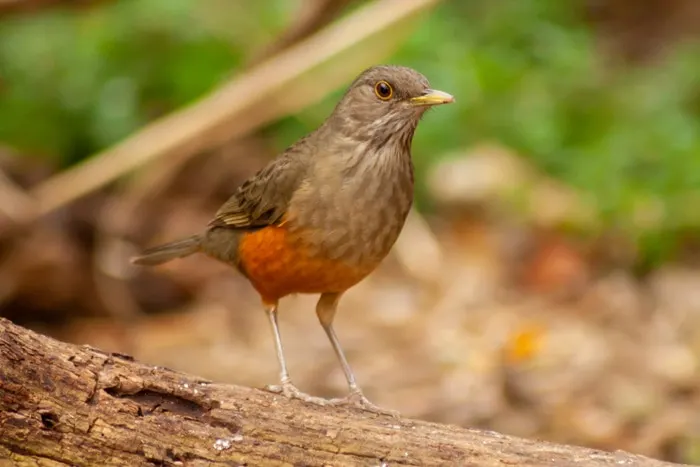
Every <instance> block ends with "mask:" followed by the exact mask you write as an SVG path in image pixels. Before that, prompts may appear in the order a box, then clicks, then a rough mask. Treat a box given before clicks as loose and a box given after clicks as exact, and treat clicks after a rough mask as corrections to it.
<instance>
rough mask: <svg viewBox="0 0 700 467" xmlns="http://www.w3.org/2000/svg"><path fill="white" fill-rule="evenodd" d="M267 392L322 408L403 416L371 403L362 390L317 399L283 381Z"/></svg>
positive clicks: (271, 386)
mask: <svg viewBox="0 0 700 467" xmlns="http://www.w3.org/2000/svg"><path fill="white" fill-rule="evenodd" d="M265 390H266V391H268V392H272V393H275V394H280V395H282V396H285V397H287V398H289V399H298V400H301V401H304V402H308V403H309V404H314V405H319V406H322V407H326V406H336V407H354V408H356V409H360V410H364V411H366V412H371V413H374V414H377V415H388V416H391V417H394V418H399V417H400V416H401V414H400V413H399V412H397V411H395V410H390V409H384V408H382V407H379V406H377V405H375V404H373V403H372V402H370V401H369V399H367V398H366V397H365V395H364V394H363V393H362V391H361V390H359V389H356V390H354V391H352V392H350V394H348V395H347V396H345V397H340V398H336V399H324V398H322V397H315V396H312V395H309V394H306V393H305V392H302V391H300V390H299V389H298V388H297V387H296V386H294V384H292V382H291V381H282V382H281V383H280V384H278V385H267V386H265Z"/></svg>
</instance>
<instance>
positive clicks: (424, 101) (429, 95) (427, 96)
mask: <svg viewBox="0 0 700 467" xmlns="http://www.w3.org/2000/svg"><path fill="white" fill-rule="evenodd" d="M454 101H455V98H454V97H452V95H450V94H447V93H446V92H442V91H438V90H437V89H428V90H427V91H425V92H424V93H423V94H422V95H421V96H418V97H412V98H411V99H410V102H411V104H413V105H440V104H449V103H451V102H454Z"/></svg>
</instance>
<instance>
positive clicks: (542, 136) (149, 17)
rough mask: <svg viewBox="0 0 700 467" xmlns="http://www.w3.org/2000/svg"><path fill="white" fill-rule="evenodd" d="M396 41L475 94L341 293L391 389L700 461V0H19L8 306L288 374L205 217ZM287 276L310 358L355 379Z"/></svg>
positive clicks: (168, 359)
mask: <svg viewBox="0 0 700 467" xmlns="http://www.w3.org/2000/svg"><path fill="white" fill-rule="evenodd" d="M375 63H397V64H403V65H408V66H411V67H414V68H416V69H418V70H419V71H421V72H422V73H423V74H425V75H426V76H427V77H428V78H429V79H430V81H431V84H432V85H433V86H434V87H435V88H438V89H441V90H444V91H447V92H450V93H452V94H453V95H454V96H455V97H456V99H457V101H456V104H454V105H450V106H445V107H441V108H439V109H437V110H434V111H431V112H430V113H428V114H427V115H426V117H425V118H424V120H423V122H422V124H421V125H420V127H419V129H418V131H417V134H416V137H415V140H414V145H413V157H414V160H415V165H416V177H417V184H418V186H417V188H416V197H417V198H416V210H415V212H413V213H412V215H411V217H410V218H409V222H408V223H407V226H406V228H405V230H404V232H403V233H402V236H401V238H400V240H399V242H398V243H397V245H396V247H395V248H394V250H393V252H392V254H391V256H390V257H389V258H388V259H387V260H386V261H385V262H384V264H383V265H382V266H381V268H380V269H379V270H377V271H376V272H375V273H374V274H373V275H371V276H370V277H369V278H368V279H366V280H365V281H363V282H362V283H360V284H359V285H358V286H357V287H355V288H354V289H352V290H351V291H350V292H348V293H347V294H346V296H345V298H344V300H343V301H342V302H341V305H340V311H339V315H338V318H337V320H336V323H337V328H336V329H337V332H338V334H339V337H340V340H341V342H342V343H343V345H344V347H345V349H346V352H347V355H348V358H349V360H350V363H351V364H352V366H353V368H354V369H355V371H356V374H357V376H358V379H359V381H360V384H361V385H362V386H363V388H364V390H365V392H366V394H367V396H368V397H369V398H370V399H371V400H373V401H374V402H376V403H378V404H380V405H383V406H386V407H389V408H393V409H397V410H400V411H401V412H402V413H403V414H404V415H406V416H410V417H418V418H422V419H427V420H433V421H438V422H448V423H455V424H458V425H462V426H470V427H487V428H491V429H495V430H499V431H502V432H505V433H510V434H515V435H521V436H528V437H538V438H544V439H548V440H553V441H559V442H566V443H575V444H581V445H587V446H592V447H598V448H604V449H624V450H629V451H633V452H637V453H642V454H646V455H650V456H655V457H659V458H663V459H667V460H672V461H678V462H685V463H697V464H700V416H699V415H698V414H699V413H700V387H699V384H698V383H700V370H699V367H698V365H699V363H700V264H699V263H698V259H699V258H700V256H699V255H698V253H700V235H698V234H699V233H700V209H699V208H698V206H700V126H699V125H700V79H698V78H699V77H700V3H699V2H697V0H576V1H569V2H565V1H561V0H537V1H535V0H443V1H438V0H398V1H397V0H294V1H291V0H265V1H261V2H251V1H247V0H197V1H196V0H83V1H67V0H63V1H61V0H0V315H2V316H5V317H8V318H10V319H11V320H13V321H14V322H16V323H18V324H22V325H24V326H28V327H30V328H32V329H35V330H38V331H40V332H43V333H46V334H49V335H51V336H55V337H57V338H60V339H63V340H66V341H69V342H74V343H79V344H91V345H94V346H98V347H101V348H103V349H106V350H110V351H118V352H122V353H128V354H132V355H134V356H135V357H136V358H138V359H140V360H142V361H144V362H147V363H149V364H154V365H163V366H167V367H171V368H174V369H178V370H182V371H187V372H192V373H196V374H198V375H201V376H203V377H206V378H210V379H213V380H216V381H219V382H231V383H237V384H243V385H252V386H258V387H260V386H263V385H265V384H267V383H274V382H276V381H277V378H278V369H277V362H276V360H275V356H274V351H273V345H272V338H271V335H270V331H269V329H268V325H267V321H266V319H265V316H264V314H263V313H262V311H261V307H260V304H259V302H258V297H257V296H256V294H255V293H254V291H253V289H252V288H251V287H250V286H249V285H248V284H247V283H246V282H245V280H243V279H242V278H241V277H240V276H239V275H238V274H236V273H235V272H234V271H233V270H231V269H229V268H227V267H225V266H222V265H220V264H218V263H216V262H215V261H212V260H209V259H207V258H205V257H190V258H188V259H186V260H182V261H175V262H172V263H171V264H167V265H164V266H162V267H159V268H157V269H138V268H135V267H132V266H130V265H129V264H128V258H129V256H131V255H132V254H134V253H136V252H137V251H138V250H140V249H141V248H143V247H146V246H151V245H154V244H156V243H158V242H161V241H167V240H170V239H174V238H177V237H180V236H184V235H189V234H191V233H194V232H198V231H199V230H200V229H201V228H202V227H203V226H204V225H205V224H206V222H207V221H208V220H209V219H210V217H211V216H212V215H213V213H214V212H215V211H216V209H217V208H218V207H219V205H220V204H221V203H222V202H224V201H225V200H226V198H227V197H228V196H229V195H230V194H231V193H232V192H233V190H234V189H235V187H236V186H237V185H238V184H240V183H242V182H243V181H244V180H245V179H246V178H247V177H249V176H250V175H252V174H253V173H254V172H255V171H256V170H257V169H259V168H260V167H261V166H263V165H264V164H265V163H266V162H267V161H269V160H270V159H271V158H273V157H274V156H275V155H276V154H277V153H278V152H279V151H281V150H283V149H284V148H285V147H286V146H287V145H289V144H291V143H292V142H294V141H295V140H296V139H297V138H299V137H301V136H302V135H304V134H305V133H307V132H309V131H310V130H312V129H314V128H315V127H316V126H317V125H319V124H320V123H321V122H322V121H323V120H324V118H325V117H326V116H327V115H328V114H329V113H330V111H331V110H332V108H333V105H334V104H335V102H336V101H337V99H338V98H339V96H340V95H341V93H342V92H343V91H344V89H345V86H346V85H347V84H348V83H349V82H350V81H351V80H352V79H353V78H354V77H355V75H357V74H358V73H359V72H360V71H361V70H363V69H364V68H366V67H367V66H370V65H372V64H375ZM315 300H316V297H315V296H297V297H289V298H287V299H285V300H284V301H283V302H282V303H281V316H280V323H281V329H282V336H283V340H284V344H285V348H286V352H287V359H288V362H289V365H290V370H291V373H292V378H293V380H294V381H295V383H296V384H297V385H298V386H299V387H300V388H301V389H303V390H305V391H309V392H311V393H314V394H317V395H321V396H328V397H330V396H337V395H342V394H344V393H345V391H346V388H345V380H344V378H343V375H342V372H341V370H340V368H339V366H338V364H337V363H336V360H335V357H334V354H333V352H332V351H331V348H330V345H329V344H328V342H327V340H326V337H325V335H324V333H323V331H322V330H321V327H320V326H319V325H318V323H317V320H316V316H315V313H314V305H315Z"/></svg>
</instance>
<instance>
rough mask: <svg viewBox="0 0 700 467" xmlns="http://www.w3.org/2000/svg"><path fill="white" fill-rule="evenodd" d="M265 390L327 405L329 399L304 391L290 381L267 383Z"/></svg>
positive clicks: (310, 402) (290, 397)
mask: <svg viewBox="0 0 700 467" xmlns="http://www.w3.org/2000/svg"><path fill="white" fill-rule="evenodd" d="M265 390H266V391H268V392H273V393H275V394H280V395H282V396H285V397H287V398H289V399H299V400H301V401H304V402H308V403H309V404H315V405H321V406H326V405H329V403H330V401H329V400H327V399H323V398H321V397H315V396H312V395H310V394H306V393H305V392H302V391H300V390H299V389H298V388H297V387H296V386H294V384H292V382H291V381H282V382H281V383H280V384H279V385H267V386H265Z"/></svg>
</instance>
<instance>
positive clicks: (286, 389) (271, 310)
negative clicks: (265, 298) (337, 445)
mask: <svg viewBox="0 0 700 467" xmlns="http://www.w3.org/2000/svg"><path fill="white" fill-rule="evenodd" d="M265 313H266V314H267V318H268V320H269V321H270V328H271V329H272V336H273V338H274V341H275V351H276V353H277V362H278V363H279V366H280V384H279V386H267V387H266V388H265V389H267V390H268V391H270V392H275V393H278V394H282V395H284V396H286V397H289V398H293V399H300V400H303V401H305V402H309V403H312V404H318V405H328V403H329V402H328V401H327V400H326V399H322V398H320V397H314V396H310V395H308V394H306V393H303V392H301V391H300V390H299V389H297V387H296V386H294V384H292V380H291V378H290V377H289V371H288V370H287V362H286V361H285V358H284V349H283V348H282V336H281V335H280V329H279V325H278V324H277V303H274V304H265Z"/></svg>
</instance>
